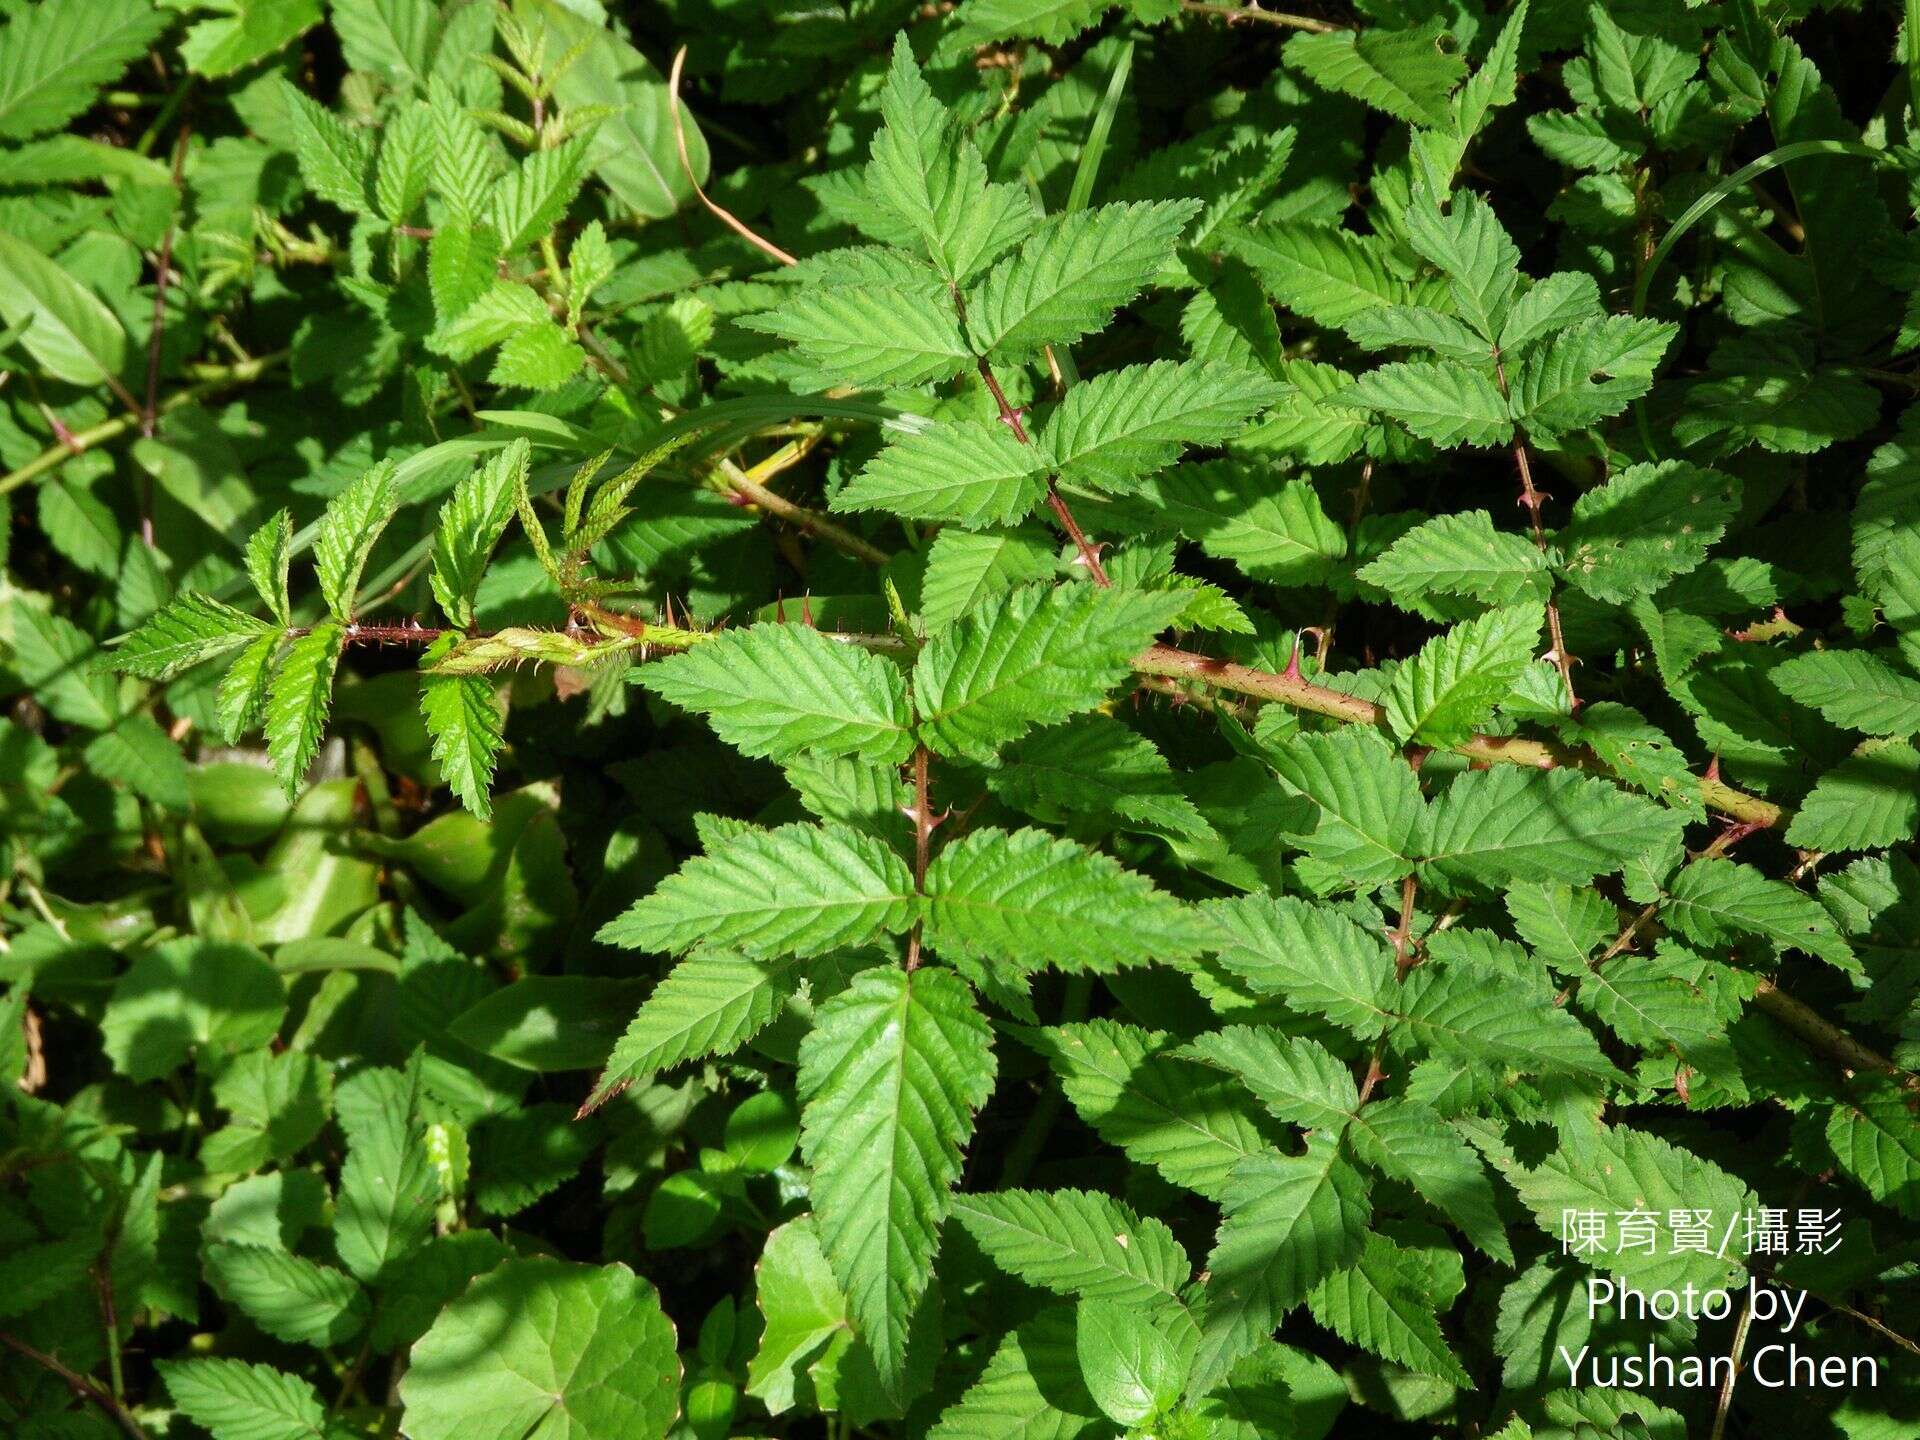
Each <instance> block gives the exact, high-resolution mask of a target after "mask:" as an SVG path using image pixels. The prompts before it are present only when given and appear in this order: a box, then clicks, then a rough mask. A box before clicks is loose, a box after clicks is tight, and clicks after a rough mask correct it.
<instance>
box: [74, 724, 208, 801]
mask: <svg viewBox="0 0 1920 1440" xmlns="http://www.w3.org/2000/svg"><path fill="white" fill-rule="evenodd" d="M84 753H85V755H86V760H87V765H88V767H89V768H90V769H92V770H93V772H94V773H95V774H97V775H98V776H99V777H100V778H101V779H103V780H118V781H119V782H120V783H121V784H123V785H126V786H128V787H129V788H131V789H132V790H133V792H134V793H135V794H137V795H140V796H143V797H144V798H146V799H148V800H151V801H153V802H154V803H155V804H156V805H162V806H165V807H166V808H167V809H169V810H179V811H184V810H185V809H186V808H187V806H188V803H189V798H190V797H189V793H188V789H187V762H186V758H185V757H184V756H182V755H181V753H180V747H179V745H178V744H176V743H175V742H174V740H173V739H172V738H171V737H170V736H169V735H168V734H167V732H166V731H165V730H163V729H161V728H160V722H159V721H157V720H155V719H154V718H153V717H152V716H151V715H127V716H123V717H122V718H121V719H120V720H119V721H118V723H116V724H115V725H114V727H113V728H112V729H111V730H102V731H101V732H100V733H99V734H98V735H96V736H94V737H93V738H92V739H91V740H89V741H88V742H87V746H86V750H85V752H84Z"/></svg>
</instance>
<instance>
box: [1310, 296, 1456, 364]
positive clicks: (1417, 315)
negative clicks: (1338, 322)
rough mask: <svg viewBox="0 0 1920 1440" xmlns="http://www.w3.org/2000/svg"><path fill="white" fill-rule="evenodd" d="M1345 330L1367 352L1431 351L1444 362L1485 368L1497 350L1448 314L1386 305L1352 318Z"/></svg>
mask: <svg viewBox="0 0 1920 1440" xmlns="http://www.w3.org/2000/svg"><path fill="white" fill-rule="evenodd" d="M1341 328H1342V329H1343V330H1345V331H1346V332H1347V338H1348V339H1350V340H1352V341H1353V343H1354V344H1356V345H1358V346H1360V347H1361V349H1363V350H1395V349H1412V350H1431V351H1433V352H1434V353H1435V354H1436V355H1438V356H1440V358H1441V359H1443V360H1454V361H1458V362H1459V363H1461V364H1464V365H1484V364H1485V363H1486V362H1487V360H1488V359H1490V358H1491V357H1492V354H1493V347H1492V346H1491V345H1489V344H1488V342H1487V341H1486V340H1485V339H1483V338H1481V337H1480V336H1478V335H1476V334H1474V333H1473V331H1471V330H1469V329H1468V328H1467V327H1466V326H1465V325H1464V324H1462V323H1461V322H1460V321H1458V320H1456V319H1454V318H1453V316H1451V315H1449V314H1447V313H1446V312H1445V311H1441V310H1433V309H1429V308H1428V307H1427V306H1425V305H1382V306H1376V307H1375V308H1373V309H1371V310H1362V311H1360V312H1359V313H1358V314H1355V315H1352V316H1349V317H1348V319H1347V320H1346V321H1345V322H1344V324H1342V326H1341Z"/></svg>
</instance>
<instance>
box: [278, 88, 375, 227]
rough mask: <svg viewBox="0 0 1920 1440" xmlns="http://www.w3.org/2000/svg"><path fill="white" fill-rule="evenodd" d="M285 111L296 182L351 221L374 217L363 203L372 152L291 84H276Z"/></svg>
mask: <svg viewBox="0 0 1920 1440" xmlns="http://www.w3.org/2000/svg"><path fill="white" fill-rule="evenodd" d="M279 87H280V95H281V98H282V100H283V102H284V103H285V105H286V115H287V125H288V128H289V129H290V131H291V133H292V136H293V154H294V158H295V159H296V160H297V161H299V163H300V178H301V179H303V180H305V181H306V182H307V188H308V189H309V190H311V191H312V192H313V193H314V194H315V195H318V196H319V197H320V198H321V199H322V200H325V201H328V202H329V203H331V204H334V205H337V206H339V207H340V208H341V209H342V210H344V211H346V212H347V213H348V214H349V215H366V214H370V213H371V211H372V206H371V205H369V204H368V203H367V190H368V181H369V179H370V177H371V175H372V172H373V146H372V145H371V144H370V143H368V141H367V138H366V136H365V135H364V134H363V133H362V132H360V131H358V130H350V129H348V128H347V126H346V125H345V124H343V123H342V122H341V121H340V119H339V118H338V117H337V116H335V115H334V114H333V112H332V111H330V110H328V109H327V108H326V107H324V106H322V105H320V104H318V103H316V102H315V101H313V100H310V99H308V98H307V97H306V96H305V95H303V94H301V93H300V91H299V90H298V89H297V88H296V87H295V86H294V85H293V83H292V82H291V81H288V80H282V81H280V82H279Z"/></svg>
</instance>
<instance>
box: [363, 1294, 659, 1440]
mask: <svg viewBox="0 0 1920 1440" xmlns="http://www.w3.org/2000/svg"><path fill="white" fill-rule="evenodd" d="M679 1390H680V1361H679V1359H678V1357H677V1356H676V1355H675V1354H674V1331H673V1323H672V1322H671V1321H670V1320H668V1319H667V1317H666V1315H665V1314H663V1313H662V1312H661V1309H660V1299H659V1296H658V1295H657V1294H656V1293H655V1292H654V1288H653V1286H651V1285H650V1284H648V1283H647V1282H646V1281H645V1280H642V1279H641V1278H639V1277H638V1276H637V1275H635V1274H634V1273H633V1272H632V1271H631V1270H629V1269H627V1267H626V1266H624V1265H598V1266H596V1265H573V1264H569V1263H567V1262H566V1261H562V1260H551V1259H546V1258H540V1259H528V1260H521V1259H514V1260H509V1261H507V1263H506V1264H504V1265H502V1266H500V1267H499V1268H498V1269H495V1270H490V1271H488V1272H487V1273H486V1274H484V1275H482V1276H480V1277H479V1278H478V1279H476V1280H475V1281H474V1282H473V1284H472V1285H471V1286H469V1287H468V1288H467V1290H466V1291H465V1292H464V1293H463V1294H461V1295H460V1296H459V1297H458V1298H457V1299H455V1300H453V1301H452V1302H451V1303H450V1304H449V1305H448V1306H447V1307H446V1309H444V1310H442V1311H441V1312H440V1318H439V1319H437V1320H435V1321H434V1322H433V1328H432V1329H431V1330H429V1331H428V1332H427V1333H426V1335H425V1336H424V1337H422V1339H421V1340H420V1341H419V1343H418V1344H416V1345H415V1346H414V1347H413V1351H412V1355H411V1363H410V1364H409V1365H408V1367H407V1373H406V1376H405V1378H404V1379H402V1380H401V1382H400V1402H401V1404H402V1406H404V1407H405V1408H404V1411H403V1415H402V1420H401V1424H402V1426H403V1427H404V1428H405V1430H406V1433H407V1434H408V1435H410V1436H413V1437H415V1440H461V1437H467V1436H472V1435H475V1434H478V1433H491V1434H498V1435H533V1434H544V1435H552V1436H555V1437H561V1436H564V1437H566V1440H663V1437H664V1436H665V1435H666V1433H667V1431H668V1430H669V1429H670V1428H672V1425H673V1422H674V1419H675V1417H676V1415H677V1414H678V1411H679Z"/></svg>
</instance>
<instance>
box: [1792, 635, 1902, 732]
mask: <svg viewBox="0 0 1920 1440" xmlns="http://www.w3.org/2000/svg"><path fill="white" fill-rule="evenodd" d="M1772 680H1773V683H1774V684H1775V685H1777V686H1778V687H1779V688H1780V693H1781V694H1783V695H1785V696H1786V697H1787V698H1788V699H1789V700H1797V701H1799V703H1800V704H1802V705H1809V706H1812V707H1813V708H1814V709H1815V710H1818V711H1819V712H1820V713H1821V714H1822V715H1824V716H1825V717H1826V718H1827V719H1829V720H1831V721H1832V722H1833V723H1834V724H1836V725H1839V726H1842V727H1843V728H1845V729H1848V730H1863V731H1865V732H1866V733H1867V734H1869V735H1895V736H1903V735H1911V734H1915V733H1920V679H1915V678H1914V677H1913V676H1911V675H1907V674H1904V673H1902V672H1901V671H1899V670H1897V669H1895V668H1894V667H1893V665H1892V664H1890V663H1888V661H1887V660H1886V659H1883V658H1882V657H1881V655H1879V654H1876V653H1874V652H1872V651H1867V650H1815V651H1812V652H1811V653H1809V654H1806V655H1796V656H1794V657H1793V658H1792V659H1791V660H1788V661H1787V662H1786V663H1785V664H1783V665H1780V666H1778V667H1776V668H1775V670H1774V671H1773V674H1772Z"/></svg>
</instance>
